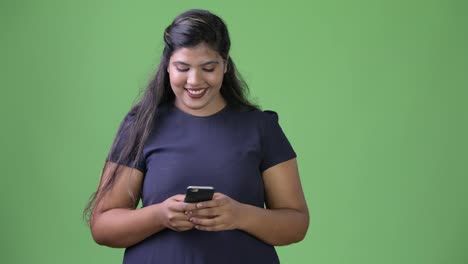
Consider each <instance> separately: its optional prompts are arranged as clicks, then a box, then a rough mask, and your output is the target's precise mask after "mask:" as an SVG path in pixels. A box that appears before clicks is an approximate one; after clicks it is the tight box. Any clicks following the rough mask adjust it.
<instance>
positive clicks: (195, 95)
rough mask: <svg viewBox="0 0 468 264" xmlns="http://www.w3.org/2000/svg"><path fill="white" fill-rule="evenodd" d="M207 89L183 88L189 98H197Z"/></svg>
mask: <svg viewBox="0 0 468 264" xmlns="http://www.w3.org/2000/svg"><path fill="white" fill-rule="evenodd" d="M206 91H207V88H185V92H186V93H187V95H188V96H189V97H190V98H193V99H198V98H201V97H203V95H205V93H206Z"/></svg>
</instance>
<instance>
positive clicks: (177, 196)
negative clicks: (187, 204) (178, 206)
mask: <svg viewBox="0 0 468 264" xmlns="http://www.w3.org/2000/svg"><path fill="white" fill-rule="evenodd" d="M171 198H172V199H173V200H176V201H178V202H182V201H183V200H184V199H185V195H184V194H177V195H174V196H172V197H171Z"/></svg>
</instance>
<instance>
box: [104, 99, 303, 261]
mask: <svg viewBox="0 0 468 264" xmlns="http://www.w3.org/2000/svg"><path fill="white" fill-rule="evenodd" d="M132 120H133V119H132V116H130V115H127V116H126V118H125V120H124V122H123V123H122V126H121V129H120V130H119V133H125V129H122V128H123V127H125V126H127V125H131V123H132ZM114 153H118V148H117V150H116V151H115V152H114ZM142 156H143V157H142V159H141V160H140V161H139V162H138V164H137V165H136V166H134V167H135V168H137V169H138V170H140V171H142V172H143V173H144V174H145V177H144V182H143V190H142V202H143V207H145V206H148V205H152V204H156V203H161V202H163V201H164V200H166V199H167V198H169V197H171V196H173V195H176V194H184V193H185V189H186V187H187V186H189V185H209V186H213V187H215V189H216V191H217V192H221V193H223V194H226V195H228V196H230V197H231V198H233V199H235V200H237V201H239V202H241V203H245V204H250V205H254V206H258V207H261V208H263V207H264V204H265V196H264V186H263V180H262V172H263V171H264V170H266V169H268V168H270V167H272V166H274V165H276V164H278V163H281V162H283V161H287V160H290V159H292V158H295V157H296V154H295V152H294V150H293V149H292V147H291V145H290V143H289V141H288V140H287V138H286V136H285V135H284V133H283V131H282V130H281V127H280V126H279V124H278V116H277V114H276V113H275V112H273V111H258V110H254V111H238V110H235V109H233V108H231V107H229V106H226V107H225V108H223V109H222V110H221V111H219V112H217V113H215V114H213V115H210V116H204V117H199V116H193V115H190V114H188V113H185V112H183V111H181V110H180V109H178V108H177V107H175V106H174V105H173V104H170V105H163V106H161V107H159V108H158V115H157V118H156V122H155V124H154V127H153V129H152V132H151V134H150V136H149V138H148V140H147V142H146V144H145V146H144V150H143V155H142ZM110 159H111V160H112V158H110ZM126 165H127V166H129V165H130V164H126ZM286 176H287V175H285V177H286ZM123 263H127V264H145V263H148V264H149V263H172V264H179V263H187V264H188V263H190V264H211V263H244V264H248V263H255V264H261V263H268V264H272V263H279V260H278V256H277V254H276V251H275V249H274V247H273V246H271V245H268V244H266V243H264V242H262V241H261V240H259V239H257V238H255V237H254V236H252V235H249V234H248V233H245V232H243V231H240V230H232V231H221V232H207V231H200V230H196V229H192V230H189V231H184V232H175V231H172V230H170V229H165V230H162V231H160V232H158V233H156V234H154V235H152V236H150V237H148V238H147V239H145V240H143V241H142V242H140V243H138V244H136V245H133V246H131V247H129V248H127V249H126V251H125V255H124V261H123Z"/></svg>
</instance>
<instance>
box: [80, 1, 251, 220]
mask: <svg viewBox="0 0 468 264" xmlns="http://www.w3.org/2000/svg"><path fill="white" fill-rule="evenodd" d="M164 43H165V46H164V50H163V53H162V57H161V61H160V63H159V67H158V69H157V71H156V74H155V76H154V78H153V79H152V80H151V82H150V83H149V85H148V87H147V88H146V90H145V91H144V93H143V96H142V97H141V99H140V100H139V101H138V102H137V103H136V104H135V105H134V106H132V108H131V109H130V111H129V113H128V116H130V117H131V119H130V122H126V121H128V120H124V121H123V122H122V124H121V128H120V130H119V132H118V133H117V136H116V137H115V139H114V142H113V144H112V147H111V150H110V154H109V157H115V161H114V162H115V163H116V164H130V166H131V167H135V166H136V164H137V162H138V160H140V158H141V156H142V152H143V146H144V144H145V142H146V139H147V138H148V135H149V134H150V132H151V128H152V127H153V122H155V120H157V118H156V117H157V113H158V107H159V106H160V105H161V104H164V103H169V102H172V101H173V100H174V99H175V95H174V93H173V91H172V89H171V86H170V82H169V74H168V72H167V67H168V66H169V59H170V57H171V56H172V54H173V53H174V51H176V50H177V49H180V48H189V47H194V46H196V45H198V44H200V43H205V44H207V45H209V46H210V47H211V48H212V49H213V50H215V51H217V52H218V53H219V55H220V56H221V57H222V58H223V59H224V60H225V61H227V71H226V73H225V74H224V78H223V83H222V86H221V90H220V93H221V95H222V96H223V98H224V99H225V100H226V102H227V104H228V105H229V106H230V107H232V108H235V109H238V110H240V111H250V110H254V109H258V107H257V106H256V105H254V104H252V103H251V102H249V100H248V99H247V94H248V86H247V84H246V83H245V82H244V80H243V79H242V77H241V76H240V74H239V72H238V71H237V69H236V66H235V64H234V61H233V60H232V58H231V56H229V50H230V48H231V41H230V38H229V33H228V30H227V27H226V24H225V23H224V21H223V20H222V19H221V18H219V17H218V16H216V15H215V14H213V13H211V12H209V11H207V10H200V9H191V10H188V11H186V12H184V13H182V14H180V15H178V16H177V17H176V18H175V19H174V21H173V22H172V23H171V24H170V25H169V26H168V27H167V28H166V29H165V31H164ZM124 124H125V125H124ZM123 134H124V135H125V138H122V135H123ZM117 145H119V148H117ZM116 152H118V153H116ZM108 166H109V163H108V162H107V161H106V163H105V164H104V167H103V169H102V174H101V183H100V185H99V186H100V187H98V189H97V190H96V192H94V193H93V194H92V195H91V197H90V199H89V201H88V204H87V205H86V208H85V210H84V217H85V219H86V220H87V221H88V223H89V220H90V217H91V215H92V212H93V208H95V206H96V205H97V204H98V203H99V202H100V201H101V199H102V197H103V196H104V194H105V193H107V192H108V191H110V190H111V189H112V187H113V186H114V183H115V180H116V177H117V175H118V173H116V172H117V170H118V169H119V167H120V166H121V165H117V166H112V167H110V169H111V172H110V175H111V176H110V177H109V178H108V179H106V181H105V182H102V181H103V177H102V175H103V174H104V172H105V171H106V169H108ZM129 194H130V196H131V197H132V199H133V202H134V204H136V203H137V197H135V195H133V194H132V193H129Z"/></svg>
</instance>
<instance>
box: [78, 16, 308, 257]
mask: <svg viewBox="0 0 468 264" xmlns="http://www.w3.org/2000/svg"><path fill="white" fill-rule="evenodd" d="M164 41H165V48H164V51H163V56H162V58H161V62H160V64H159V68H158V70H157V72H156V75H155V77H154V79H153V80H152V82H151V83H150V84H149V86H148V88H147V89H146V91H145V94H144V95H143V97H142V99H141V100H140V101H139V102H138V103H137V104H136V105H135V106H133V107H132V109H131V110H130V111H129V113H128V114H127V116H126V117H125V119H124V121H123V122H122V124H121V127H120V129H119V131H118V133H117V136H116V138H115V140H114V143H113V145H112V148H111V150H110V153H109V156H108V157H107V160H106V164H105V166H104V168H103V172H102V177H101V182H100V184H99V186H98V189H97V191H96V193H95V194H94V195H93V196H92V197H91V200H90V202H89V204H88V207H87V208H86V210H85V213H87V214H89V216H90V227H91V232H92V235H93V238H94V240H95V241H96V242H97V243H99V244H102V245H106V246H110V247H125V248H126V250H125V255H124V263H138V264H144V263H174V264H178V263H194V264H195V263H197V264H201V263H204V264H211V263H244V264H245V263H247V264H248V263H255V264H259V263H260V264H261V263H268V264H272V263H279V259H278V256H277V254H276V251H275V248H274V246H278V245H287V244H291V243H295V242H298V241H301V240H302V239H303V238H304V236H305V234H306V231H307V228H308V224H309V214H308V209H307V205H306V202H305V199H304V194H303V191H302V187H301V183H300V180H299V173H298V169H297V163H296V153H295V152H294V150H293V148H292V146H291V145H290V143H289V141H288V139H287V138H286V136H285V135H284V133H283V131H282V129H281V127H280V126H279V123H278V116H277V114H276V113H275V112H273V111H261V110H259V109H258V108H257V107H256V106H255V105H253V104H251V103H250V102H249V101H248V100H247V98H246V96H245V94H246V91H247V86H246V85H245V83H244V82H243V81H242V79H241V78H240V75H239V73H238V72H237V70H236V67H235V64H234V62H233V60H232V58H231V57H230V56H229V49H230V39H229V34H228V31H227V28H226V25H225V24H224V22H223V21H222V20H221V19H220V18H219V17H218V16H216V15H214V14H212V13H210V12H208V11H205V10H189V11H187V12H184V13H182V14H181V15H179V16H178V17H177V18H176V19H175V20H174V21H173V22H172V24H171V25H169V27H167V28H166V30H165V34H164ZM187 186H213V187H214V188H215V189H216V190H217V191H218V192H216V193H214V194H213V197H212V199H211V200H208V201H203V202H199V203H186V202H184V200H185V195H183V193H184V191H185V188H186V187H187ZM140 199H141V200H142V204H143V207H142V208H136V207H137V204H138V201H139V200H140Z"/></svg>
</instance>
